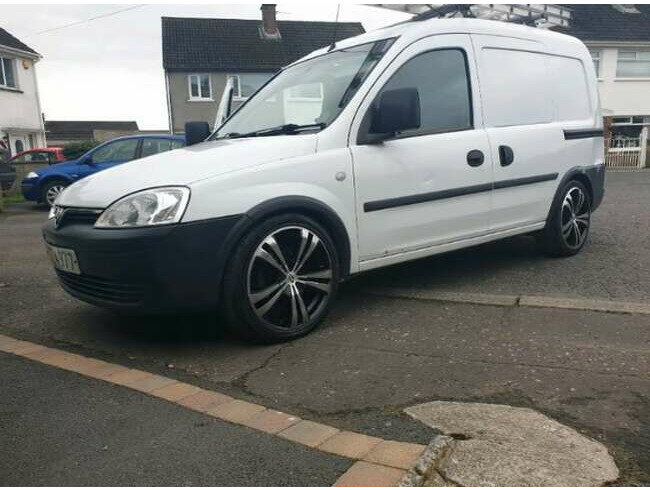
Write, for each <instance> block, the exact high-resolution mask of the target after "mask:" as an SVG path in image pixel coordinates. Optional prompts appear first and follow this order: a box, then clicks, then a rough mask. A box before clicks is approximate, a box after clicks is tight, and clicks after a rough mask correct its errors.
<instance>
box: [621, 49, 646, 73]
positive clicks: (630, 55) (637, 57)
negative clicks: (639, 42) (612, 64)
mask: <svg viewBox="0 0 650 490" xmlns="http://www.w3.org/2000/svg"><path fill="white" fill-rule="evenodd" d="M616 76H617V77H620V78H649V77H650V51H623V50H619V51H618V63H617V66H616Z"/></svg>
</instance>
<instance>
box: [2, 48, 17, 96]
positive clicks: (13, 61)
mask: <svg viewBox="0 0 650 490" xmlns="http://www.w3.org/2000/svg"><path fill="white" fill-rule="evenodd" d="M4 60H9V63H10V64H11V69H12V70H13V76H14V84H13V85H7V75H6V73H5V64H4ZM0 71H1V72H2V83H0V87H2V88H7V89H9V90H18V70H16V58H9V57H8V56H2V55H0Z"/></svg>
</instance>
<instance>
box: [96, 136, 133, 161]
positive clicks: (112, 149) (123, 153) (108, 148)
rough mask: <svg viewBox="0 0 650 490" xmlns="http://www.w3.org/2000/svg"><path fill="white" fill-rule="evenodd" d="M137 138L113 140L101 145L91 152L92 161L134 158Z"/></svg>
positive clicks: (128, 159)
mask: <svg viewBox="0 0 650 490" xmlns="http://www.w3.org/2000/svg"><path fill="white" fill-rule="evenodd" d="M138 141H139V140H138V139H137V138H132V139H128V140H120V141H114V142H113V143H108V144H107V145H105V146H102V147H101V148H100V149H98V150H97V151H96V152H94V153H93V154H92V161H93V163H108V162H128V161H130V160H133V159H134V158H135V151H136V149H137V148H138Z"/></svg>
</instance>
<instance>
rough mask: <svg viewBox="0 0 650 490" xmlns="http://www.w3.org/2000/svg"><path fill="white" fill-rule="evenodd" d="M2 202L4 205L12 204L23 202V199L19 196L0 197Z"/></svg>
mask: <svg viewBox="0 0 650 490" xmlns="http://www.w3.org/2000/svg"><path fill="white" fill-rule="evenodd" d="M2 200H3V201H4V203H5V204H13V203H17V202H25V198H24V197H23V196H21V195H20V194H19V195H17V196H2Z"/></svg>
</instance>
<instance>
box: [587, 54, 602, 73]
mask: <svg viewBox="0 0 650 490" xmlns="http://www.w3.org/2000/svg"><path fill="white" fill-rule="evenodd" d="M589 54H590V55H591V61H593V64H594V70H596V78H598V79H599V80H600V71H601V69H602V65H601V61H602V55H603V52H602V51H601V50H600V49H592V48H590V49H589Z"/></svg>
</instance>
